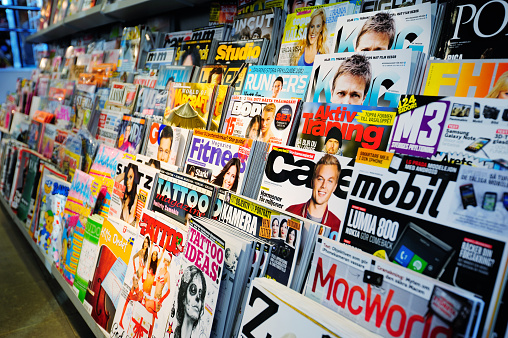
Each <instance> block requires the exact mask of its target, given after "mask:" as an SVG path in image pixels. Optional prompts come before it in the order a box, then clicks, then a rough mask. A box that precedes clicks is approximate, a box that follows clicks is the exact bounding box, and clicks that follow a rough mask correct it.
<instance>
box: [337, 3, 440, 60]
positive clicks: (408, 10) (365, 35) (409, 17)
mask: <svg viewBox="0 0 508 338" xmlns="http://www.w3.org/2000/svg"><path fill="white" fill-rule="evenodd" d="M430 35H431V4H430V2H427V3H424V4H421V5H416V6H411V7H402V8H397V9H392V10H389V11H378V12H368V13H361V14H353V15H348V16H347V17H341V18H339V19H338V20H337V25H336V26H335V38H336V45H335V49H334V52H335V53H342V52H362V51H374V50H390V49H404V48H411V49H412V50H417V51H420V52H423V53H425V54H428V53H429V47H430Z"/></svg>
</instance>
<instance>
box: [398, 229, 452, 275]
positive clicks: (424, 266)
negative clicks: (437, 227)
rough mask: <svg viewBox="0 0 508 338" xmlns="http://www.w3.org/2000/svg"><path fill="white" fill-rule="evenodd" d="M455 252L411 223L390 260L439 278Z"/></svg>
mask: <svg viewBox="0 0 508 338" xmlns="http://www.w3.org/2000/svg"><path fill="white" fill-rule="evenodd" d="M454 252H455V250H453V248H452V247H451V246H450V245H448V244H446V243H445V242H443V241H442V240H440V239H439V238H437V237H436V236H434V235H432V234H430V233H428V232H427V231H425V230H424V229H422V228H420V227H419V226H418V225H416V224H414V223H413V222H409V223H408V224H407V226H406V227H405V228H404V231H403V233H402V234H401V235H400V237H399V239H398V240H397V242H396V243H395V245H394V246H393V249H392V251H391V252H390V256H389V259H390V261H391V262H395V263H397V264H399V265H402V266H404V267H406V268H408V269H411V270H413V271H416V272H419V273H423V274H424V275H426V276H430V277H433V278H439V277H440V276H441V274H442V273H443V271H444V269H445V267H446V265H447V264H448V262H449V261H450V259H451V257H452V255H453V253H454Z"/></svg>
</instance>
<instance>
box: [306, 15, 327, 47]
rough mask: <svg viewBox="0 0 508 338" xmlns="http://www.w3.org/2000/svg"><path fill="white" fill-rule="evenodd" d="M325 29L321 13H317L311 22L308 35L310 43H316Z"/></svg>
mask: <svg viewBox="0 0 508 338" xmlns="http://www.w3.org/2000/svg"><path fill="white" fill-rule="evenodd" d="M322 31H323V19H322V18H321V15H316V16H315V17H314V19H312V21H311V22H310V24H309V31H308V33H307V37H308V39H309V44H310V45H315V44H316V43H317V40H318V38H319V34H321V32H322Z"/></svg>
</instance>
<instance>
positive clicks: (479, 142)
mask: <svg viewBox="0 0 508 338" xmlns="http://www.w3.org/2000/svg"><path fill="white" fill-rule="evenodd" d="M489 142H490V138H485V137H480V138H478V139H476V140H475V141H474V142H473V143H471V144H470V145H468V146H467V147H466V151H470V152H472V153H477V152H479V151H480V150H481V149H482V148H483V147H485V146H486V145H487V143H489Z"/></svg>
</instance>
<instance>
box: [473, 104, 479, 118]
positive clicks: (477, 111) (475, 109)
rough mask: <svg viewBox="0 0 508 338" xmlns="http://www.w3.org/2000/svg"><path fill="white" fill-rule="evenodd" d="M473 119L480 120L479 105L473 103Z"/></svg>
mask: <svg viewBox="0 0 508 338" xmlns="http://www.w3.org/2000/svg"><path fill="white" fill-rule="evenodd" d="M474 118H475V119H479V118H480V104H479V103H478V102H475V103H474Z"/></svg>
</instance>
